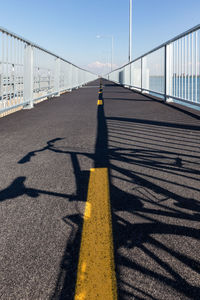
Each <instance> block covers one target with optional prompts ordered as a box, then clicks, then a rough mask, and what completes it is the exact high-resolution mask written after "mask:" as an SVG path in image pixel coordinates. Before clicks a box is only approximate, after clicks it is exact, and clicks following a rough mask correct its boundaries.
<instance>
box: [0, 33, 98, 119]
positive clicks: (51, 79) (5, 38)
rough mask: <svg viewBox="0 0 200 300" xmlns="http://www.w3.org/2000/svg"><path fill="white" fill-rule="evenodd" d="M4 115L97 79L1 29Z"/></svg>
mask: <svg viewBox="0 0 200 300" xmlns="http://www.w3.org/2000/svg"><path fill="white" fill-rule="evenodd" d="M0 49H1V51H0V113H2V112H6V111H7V110H10V109H15V108H18V107H30V108H31V107H33V104H34V102H36V101H39V100H42V99H44V98H47V97H50V96H56V95H57V96H58V95H60V93H61V92H64V91H67V90H72V89H73V88H78V87H80V86H82V85H83V84H86V83H87V82H90V81H92V80H95V79H96V78H97V75H95V74H93V73H91V72H90V71H87V70H84V69H82V68H80V67H78V66H76V65H74V64H73V63H71V62H69V61H67V60H66V59H64V58H62V57H60V56H59V55H56V54H54V53H52V52H51V51H49V50H46V49H44V48H42V47H40V46H39V45H37V44H35V43H33V42H30V41H29V40H27V39H24V38H23V37H21V36H19V35H17V34H15V33H13V32H10V31H8V30H7V29H5V28H3V27H0Z"/></svg>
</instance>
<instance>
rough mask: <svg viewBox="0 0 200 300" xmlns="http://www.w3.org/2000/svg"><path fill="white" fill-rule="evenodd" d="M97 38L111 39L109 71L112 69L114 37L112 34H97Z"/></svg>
mask: <svg viewBox="0 0 200 300" xmlns="http://www.w3.org/2000/svg"><path fill="white" fill-rule="evenodd" d="M96 38H97V39H101V38H110V39H111V72H112V70H113V50H114V37H113V35H97V36H96Z"/></svg>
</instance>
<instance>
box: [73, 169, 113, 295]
mask: <svg viewBox="0 0 200 300" xmlns="http://www.w3.org/2000/svg"><path fill="white" fill-rule="evenodd" d="M113 253H114V252H113V235H112V222H111V211H110V197H109V180H108V169H107V168H97V169H91V171H90V180H89V187H88V195H87V202H86V207H85V214H84V223H83V231H82V239H81V248H80V255H79V264H78V275H77V282H76V292H75V300H95V299H98V300H115V299H117V285H116V274H115V265H114V254H113Z"/></svg>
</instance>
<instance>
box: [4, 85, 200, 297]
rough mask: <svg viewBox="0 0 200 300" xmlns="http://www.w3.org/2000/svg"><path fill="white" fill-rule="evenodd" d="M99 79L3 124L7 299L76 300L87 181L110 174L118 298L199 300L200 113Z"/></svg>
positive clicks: (6, 119) (10, 116) (16, 114)
mask: <svg viewBox="0 0 200 300" xmlns="http://www.w3.org/2000/svg"><path fill="white" fill-rule="evenodd" d="M103 84H104V87H103V92H104V93H103V98H104V110H102V114H101V115H99V114H98V112H97V97H98V90H99V88H98V86H99V80H97V81H95V82H93V83H92V84H89V85H88V86H86V87H84V88H82V89H80V90H74V91H72V92H71V93H67V94H63V95H62V96H60V97H58V98H53V99H51V100H48V101H44V102H42V103H40V104H38V105H36V107H35V108H34V109H33V110H29V111H28V110H26V111H20V112H17V113H15V114H12V115H9V116H7V117H5V118H2V119H0V128H1V129H0V136H1V141H2V143H1V148H0V156H1V160H0V167H1V180H0V182H1V191H0V202H1V203H0V205H1V210H0V227H1V231H0V249H1V268H0V278H1V288H0V290H1V294H0V295H1V298H2V299H73V295H74V291H75V283H76V271H77V264H78V258H79V247H80V239H81V231H82V224H83V214H84V208H85V201H86V198H87V188H88V179H89V170H90V168H94V167H106V168H108V169H109V179H110V200H111V212H112V226H113V238H114V254H115V267H116V275H117V287H118V295H119V299H170V300H171V299H199V295H200V288H199V286H200V235H199V228H200V226H199V225H200V187H199V179H200V151H199V150H200V125H199V120H200V113H198V112H195V111H193V110H191V109H188V108H183V107H181V106H179V105H171V104H170V105H169V104H165V103H162V102H161V101H157V100H151V99H149V98H147V97H145V96H144V95H140V94H138V93H135V92H133V91H129V90H127V89H124V88H122V87H119V86H117V85H115V84H113V83H111V82H109V81H105V80H104V81H103Z"/></svg>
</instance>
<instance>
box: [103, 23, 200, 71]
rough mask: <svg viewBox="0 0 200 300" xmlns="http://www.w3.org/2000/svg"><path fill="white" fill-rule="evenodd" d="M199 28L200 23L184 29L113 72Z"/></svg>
mask: <svg viewBox="0 0 200 300" xmlns="http://www.w3.org/2000/svg"><path fill="white" fill-rule="evenodd" d="M198 29H200V24H198V25H196V26H194V27H192V28H191V29H189V30H186V31H184V32H183V33H181V34H178V35H177V36H175V37H174V38H172V39H170V40H168V41H167V42H165V43H162V44H161V45H159V46H157V47H155V48H153V49H152V50H150V51H148V52H146V53H144V54H142V55H140V56H139V57H137V58H135V59H133V60H132V61H131V62H128V63H127V64H124V65H122V66H121V67H119V68H117V69H114V70H113V71H112V72H114V71H117V70H120V69H121V68H123V67H126V66H128V65H129V64H131V63H133V62H135V61H137V60H139V59H141V58H142V57H144V56H147V55H149V54H151V53H152V52H155V51H157V50H159V49H161V48H163V47H165V46H167V45H169V44H170V43H173V42H175V41H177V40H179V39H180V38H183V37H184V36H186V35H188V34H190V33H192V32H194V31H196V30H198ZM112 72H108V73H106V74H105V76H106V75H108V74H110V73H112Z"/></svg>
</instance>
